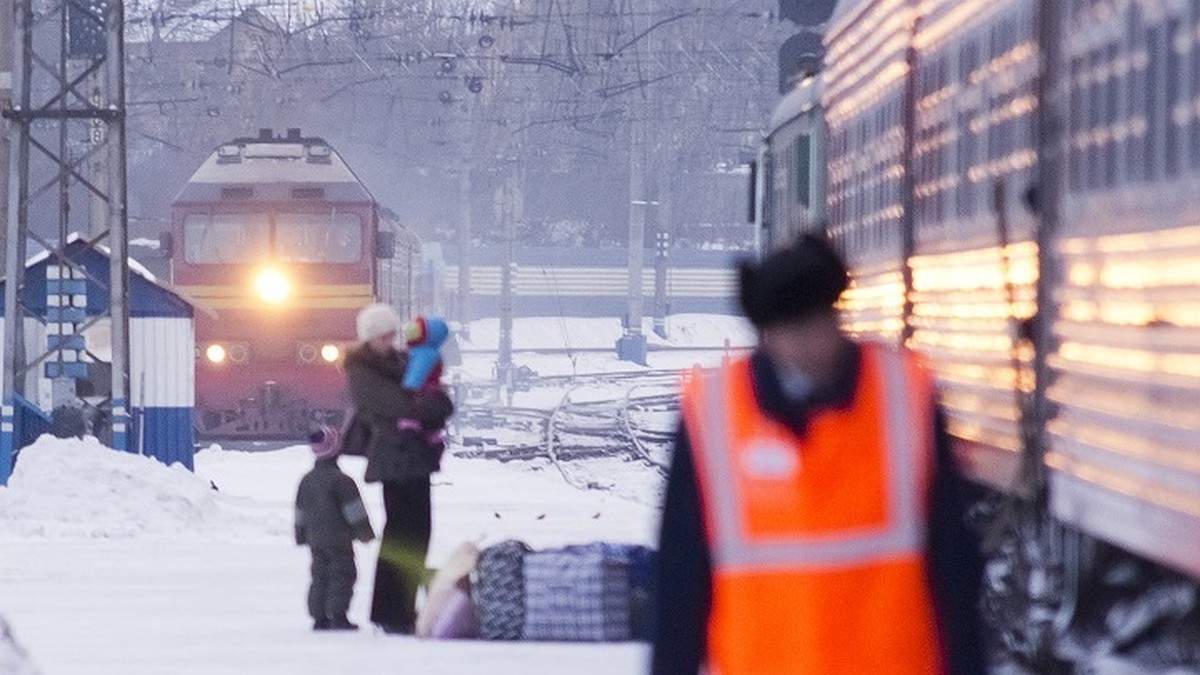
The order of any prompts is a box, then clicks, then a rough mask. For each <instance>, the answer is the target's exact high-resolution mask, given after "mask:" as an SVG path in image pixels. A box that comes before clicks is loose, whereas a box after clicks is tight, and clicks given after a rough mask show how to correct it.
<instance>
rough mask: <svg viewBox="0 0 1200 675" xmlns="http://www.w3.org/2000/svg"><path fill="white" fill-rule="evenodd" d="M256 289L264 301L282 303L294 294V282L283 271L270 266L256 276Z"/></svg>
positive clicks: (272, 303) (274, 303) (275, 303)
mask: <svg viewBox="0 0 1200 675" xmlns="http://www.w3.org/2000/svg"><path fill="white" fill-rule="evenodd" d="M254 290H255V292H257V293H258V297H260V298H262V300H263V302H266V303H267V304H271V305H282V304H283V303H285V302H287V299H288V297H290V296H291V294H292V282H290V281H288V278H287V275H285V274H284V273H283V272H281V271H279V270H278V269H275V268H274V267H268V268H267V269H265V270H263V271H261V272H259V273H258V276H257V277H255V278H254Z"/></svg>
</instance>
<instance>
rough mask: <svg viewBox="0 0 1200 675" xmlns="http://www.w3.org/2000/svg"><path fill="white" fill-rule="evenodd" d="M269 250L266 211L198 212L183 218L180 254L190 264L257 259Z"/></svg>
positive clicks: (252, 260)
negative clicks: (181, 249) (262, 212)
mask: <svg viewBox="0 0 1200 675" xmlns="http://www.w3.org/2000/svg"><path fill="white" fill-rule="evenodd" d="M270 251H271V229H270V221H269V220H268V219H267V216H266V215H265V214H256V213H211V214H209V213H203V214H201V213H197V214H192V215H190V216H188V217H187V218H185V219H184V221H183V255H184V260H186V261H187V262H189V263H195V264H220V263H249V262H256V261H258V260H262V259H263V258H265V257H267V255H268V254H269V253H270Z"/></svg>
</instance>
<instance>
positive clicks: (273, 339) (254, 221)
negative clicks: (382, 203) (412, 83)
mask: <svg viewBox="0 0 1200 675" xmlns="http://www.w3.org/2000/svg"><path fill="white" fill-rule="evenodd" d="M164 243H166V244H167V247H166V248H167V249H168V251H169V256H170V258H171V277H172V283H173V284H174V285H175V287H176V288H177V289H178V290H179V291H180V292H181V293H182V294H184V295H185V296H186V297H188V298H190V299H192V300H193V301H194V302H195V304H196V305H197V307H198V309H199V310H200V311H197V313H196V341H197V351H198V354H197V367H196V420H195V424H196V430H197V435H198V437H200V438H225V439H270V438H297V437H299V436H300V435H302V434H304V433H305V431H306V430H307V429H308V428H309V427H310V426H311V425H313V424H314V423H320V422H325V423H330V424H340V423H341V422H342V419H343V416H344V414H345V410H346V408H347V406H348V399H347V396H346V393H345V390H344V378H343V375H342V374H341V372H340V371H339V369H338V365H337V364H338V362H339V361H340V359H341V356H342V350H343V348H344V346H345V345H346V344H347V343H349V342H351V341H352V340H354V338H355V314H356V312H357V311H358V310H359V309H360V308H361V307H363V306H365V305H367V304H368V303H370V302H373V301H375V300H377V299H378V300H381V301H384V302H389V303H391V304H393V305H394V306H396V307H397V309H398V310H399V311H400V312H401V315H405V314H408V313H410V311H411V304H412V293H413V287H414V284H413V271H414V267H415V265H414V264H413V261H414V260H415V259H416V256H419V250H417V247H416V246H415V245H414V244H413V241H412V237H411V236H410V235H408V233H407V232H406V231H404V230H403V228H400V227H398V226H396V225H394V224H391V223H388V222H385V221H384V220H382V219H381V217H380V209H379V205H378V204H377V203H376V201H375V199H374V197H372V195H371V193H370V192H368V191H367V189H366V187H364V186H363V184H362V183H361V182H360V181H359V180H358V178H357V177H356V176H355V175H354V172H353V171H352V170H351V169H350V167H349V166H347V164H346V163H345V161H344V160H343V159H342V158H341V157H340V156H339V155H338V153H337V152H336V151H335V150H334V149H333V148H332V147H330V145H329V144H328V143H326V142H325V141H324V140H322V139H320V138H312V137H304V136H302V135H301V133H300V130H299V129H289V130H288V132H287V134H286V135H285V136H283V137H279V136H276V135H275V134H274V133H273V132H272V131H271V130H270V129H265V130H262V131H260V133H259V136H258V137H253V138H238V139H234V140H232V141H229V142H228V143H224V144H222V145H221V146H220V147H219V148H217V150H216V151H215V152H213V153H212V155H211V156H209V158H208V159H207V160H206V161H205V162H204V164H203V165H201V166H200V168H199V169H197V170H196V172H195V173H194V174H193V175H192V177H191V179H190V180H189V181H188V182H187V184H186V185H185V186H184V187H183V189H182V190H181V191H180V192H179V195H178V196H177V197H176V198H175V202H174V205H173V215H172V229H171V231H170V233H169V234H168V235H165V236H164Z"/></svg>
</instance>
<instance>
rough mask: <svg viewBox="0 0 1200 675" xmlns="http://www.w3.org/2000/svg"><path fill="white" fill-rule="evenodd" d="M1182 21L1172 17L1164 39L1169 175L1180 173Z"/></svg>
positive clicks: (1164, 117) (1164, 136) (1164, 120)
mask: <svg viewBox="0 0 1200 675" xmlns="http://www.w3.org/2000/svg"><path fill="white" fill-rule="evenodd" d="M1179 29H1180V21H1179V19H1178V18H1174V19H1171V20H1170V21H1168V22H1167V34H1166V38H1165V39H1164V40H1163V43H1164V44H1163V47H1164V51H1165V52H1166V58H1167V64H1166V70H1167V72H1166V82H1165V83H1164V85H1165V86H1164V92H1163V94H1164V96H1165V97H1166V104H1165V105H1164V106H1163V112H1162V115H1163V124H1164V125H1165V127H1166V128H1165V133H1164V135H1163V150H1164V152H1165V153H1166V157H1165V158H1164V159H1165V160H1166V172H1167V175H1168V176H1178V175H1179V132H1180V128H1181V126H1182V123H1181V122H1182V120H1180V121H1176V116H1175V108H1176V107H1177V106H1178V105H1179V101H1180V98H1181V94H1182V91H1181V88H1182V82H1180V73H1181V71H1182V64H1181V63H1180V61H1181V56H1182V55H1181V54H1180V49H1179V48H1178V46H1177V42H1178V40H1179V33H1180V30H1179Z"/></svg>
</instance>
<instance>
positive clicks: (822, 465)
mask: <svg viewBox="0 0 1200 675" xmlns="http://www.w3.org/2000/svg"><path fill="white" fill-rule="evenodd" d="M740 285H741V288H740V297H741V304H742V308H743V310H744V311H745V313H746V316H747V317H748V318H749V320H750V321H751V323H753V324H754V326H755V327H756V328H757V330H758V335H759V347H758V349H757V350H756V351H755V352H754V354H753V355H752V356H750V357H749V358H743V359H736V360H734V361H732V362H730V363H729V364H727V365H725V366H723V367H721V368H720V369H718V370H717V371H715V372H710V373H706V374H705V375H704V376H701V377H693V378H690V380H689V381H688V383H687V384H686V385H685V391H684V403H683V424H682V427H681V429H680V431H679V435H678V438H677V440H676V444H675V454H674V459H673V462H672V466H671V471H670V475H669V477H668V480H667V493H666V502H665V506H664V510H663V520H662V533H661V543H660V557H659V569H660V574H659V578H658V583H657V586H656V596H657V597H656V600H657V602H656V618H657V623H656V635H655V641H654V649H653V656H652V673H653V675H696V673H697V672H698V671H699V670H700V668H701V667H702V666H706V672H708V673H710V674H713V675H718V674H719V675H983V674H984V673H985V672H986V659H985V654H984V645H983V639H982V630H981V626H980V619H979V615H978V610H977V607H978V600H979V583H980V579H981V575H982V566H983V565H982V558H981V555H980V553H979V546H978V539H977V537H976V536H975V534H974V533H973V532H972V531H971V530H970V529H969V528H968V527H967V524H966V522H965V520H964V513H965V510H966V501H967V500H966V497H965V495H964V491H965V490H966V489H967V486H966V484H965V481H964V479H963V478H962V477H961V475H960V473H959V471H958V469H957V467H956V466H955V462H954V459H953V456H952V454H951V449H950V442H949V437H948V435H947V434H946V431H945V428H944V423H943V419H942V415H941V413H940V411H939V410H938V408H937V406H936V404H935V398H934V390H933V385H932V381H931V378H930V377H929V375H928V373H926V372H925V370H923V369H922V368H921V367H920V365H919V364H918V363H917V360H916V358H915V357H914V356H913V355H912V354H911V353H908V352H906V351H903V350H899V349H895V348H892V347H885V346H881V345H871V344H865V343H864V344H857V343H855V342H853V341H851V340H850V339H848V338H847V337H846V336H845V335H844V333H843V332H842V331H841V328H840V326H839V321H838V316H837V312H836V310H835V308H834V304H835V303H836V302H837V300H838V298H839V296H840V295H841V294H842V292H843V291H844V290H845V289H846V287H847V285H848V275H847V271H846V267H845V265H844V264H843V262H842V260H841V258H840V257H839V256H838V254H837V253H836V252H835V251H834V250H833V248H832V247H831V246H830V245H829V244H828V243H827V242H826V241H825V240H824V239H823V238H819V237H816V236H813V235H808V236H805V237H803V238H801V239H800V240H799V241H797V242H796V243H795V244H793V245H792V246H790V247H788V248H786V249H783V250H780V251H778V252H776V253H774V254H772V255H771V256H769V257H768V258H766V259H765V260H764V261H763V262H762V263H761V264H754V263H744V264H743V265H742V267H741V269H740Z"/></svg>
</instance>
